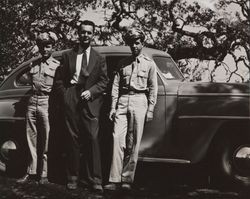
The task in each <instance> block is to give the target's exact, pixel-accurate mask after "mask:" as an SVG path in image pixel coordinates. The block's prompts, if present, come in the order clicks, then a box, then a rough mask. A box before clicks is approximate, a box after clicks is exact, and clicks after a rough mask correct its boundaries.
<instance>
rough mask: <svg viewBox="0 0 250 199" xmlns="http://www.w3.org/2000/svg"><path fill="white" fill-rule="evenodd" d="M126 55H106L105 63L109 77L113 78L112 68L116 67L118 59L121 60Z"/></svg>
mask: <svg viewBox="0 0 250 199" xmlns="http://www.w3.org/2000/svg"><path fill="white" fill-rule="evenodd" d="M126 57H128V56H125V55H123V56H120V55H119V56H109V55H106V63H107V68H108V77H109V79H112V80H113V76H114V70H115V68H116V67H117V65H118V63H119V61H121V60H122V59H124V58H126Z"/></svg>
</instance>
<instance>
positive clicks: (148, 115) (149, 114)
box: [146, 111, 154, 122]
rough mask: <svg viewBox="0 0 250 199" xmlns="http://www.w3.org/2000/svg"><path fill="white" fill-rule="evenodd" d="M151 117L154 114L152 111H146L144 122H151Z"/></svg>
mask: <svg viewBox="0 0 250 199" xmlns="http://www.w3.org/2000/svg"><path fill="white" fill-rule="evenodd" d="M153 117H154V113H153V112H152V111H147V114H146V122H149V121H152V120H153Z"/></svg>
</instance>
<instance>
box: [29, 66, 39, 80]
mask: <svg viewBox="0 0 250 199" xmlns="http://www.w3.org/2000/svg"><path fill="white" fill-rule="evenodd" d="M39 70H40V67H39V66H38V65H35V66H34V67H32V68H31V69H30V74H31V76H32V79H33V82H36V81H39Z"/></svg>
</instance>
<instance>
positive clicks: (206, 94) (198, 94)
mask: <svg viewBox="0 0 250 199" xmlns="http://www.w3.org/2000/svg"><path fill="white" fill-rule="evenodd" d="M193 96H196V97H202V96H216V97H218V96H220V97H228V96H234V97H242V96H245V97H250V93H193V94H192V93H189V94H183V93H181V92H180V93H179V97H180V98H181V97H193Z"/></svg>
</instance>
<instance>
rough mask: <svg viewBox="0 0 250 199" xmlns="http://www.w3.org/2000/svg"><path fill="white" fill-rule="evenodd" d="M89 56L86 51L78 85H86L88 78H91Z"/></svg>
mask: <svg viewBox="0 0 250 199" xmlns="http://www.w3.org/2000/svg"><path fill="white" fill-rule="evenodd" d="M87 66H88V65H87V54H86V52H85V51H84V52H83V55H82V65H81V70H80V74H79V78H78V83H84V82H85V80H86V77H88V76H89V73H88V71H87Z"/></svg>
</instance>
